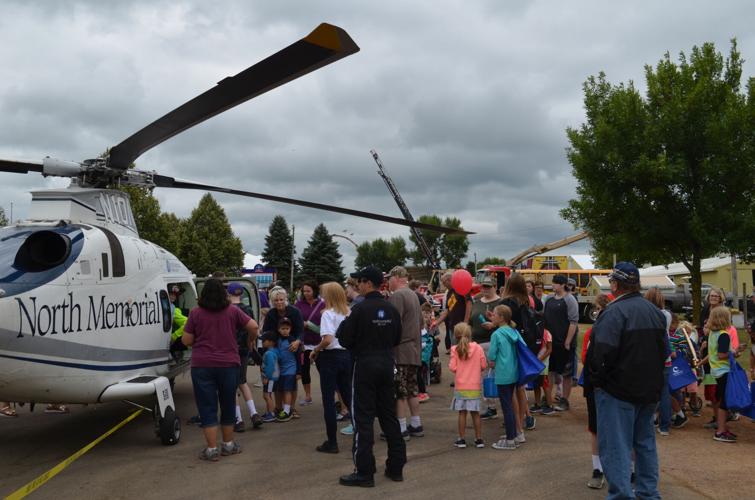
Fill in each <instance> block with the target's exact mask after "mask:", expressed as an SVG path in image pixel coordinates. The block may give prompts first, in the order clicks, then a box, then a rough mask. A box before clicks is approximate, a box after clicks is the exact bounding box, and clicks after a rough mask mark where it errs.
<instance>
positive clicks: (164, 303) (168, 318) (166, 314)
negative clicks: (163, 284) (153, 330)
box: [160, 290, 173, 332]
mask: <svg viewBox="0 0 755 500" xmlns="http://www.w3.org/2000/svg"><path fill="white" fill-rule="evenodd" d="M160 308H161V309H162V312H163V331H164V332H169V331H170V329H171V327H172V326H173V314H172V313H171V311H170V298H168V292H166V291H165V290H160Z"/></svg>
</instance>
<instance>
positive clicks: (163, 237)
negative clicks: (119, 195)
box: [118, 186, 183, 256]
mask: <svg viewBox="0 0 755 500" xmlns="http://www.w3.org/2000/svg"><path fill="white" fill-rule="evenodd" d="M118 189H119V190H121V191H123V192H125V193H127V194H128V196H129V198H130V200H131V212H132V213H133V214H134V221H135V222H136V229H137V231H139V237H141V238H142V239H145V240H147V241H151V242H153V243H155V244H157V245H160V246H161V247H163V248H164V249H166V250H167V251H169V252H171V253H172V254H175V255H176V256H177V255H178V250H179V246H180V245H179V242H180V241H181V237H182V235H181V230H182V229H183V225H182V224H181V219H179V218H178V217H176V215H175V214H173V213H166V212H162V210H161V209H160V202H159V201H158V200H157V198H155V196H154V195H153V194H152V192H151V191H150V190H149V189H147V188H144V187H141V186H120V187H119V188H118Z"/></svg>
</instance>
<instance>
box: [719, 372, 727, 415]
mask: <svg viewBox="0 0 755 500" xmlns="http://www.w3.org/2000/svg"><path fill="white" fill-rule="evenodd" d="M728 378H729V374H728V373H724V374H723V375H721V376H720V377H718V378H717V379H716V398H718V407H719V408H721V409H722V410H728V409H729V407H728V406H727V405H726V380H727V379H728Z"/></svg>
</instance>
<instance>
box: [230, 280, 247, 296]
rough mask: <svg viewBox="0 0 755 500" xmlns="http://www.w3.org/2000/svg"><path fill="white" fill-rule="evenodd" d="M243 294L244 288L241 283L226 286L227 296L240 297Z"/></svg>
mask: <svg viewBox="0 0 755 500" xmlns="http://www.w3.org/2000/svg"><path fill="white" fill-rule="evenodd" d="M243 293H244V286H243V285H242V284H241V283H236V282H235V281H234V282H233V283H230V284H229V285H228V295H241V294H243Z"/></svg>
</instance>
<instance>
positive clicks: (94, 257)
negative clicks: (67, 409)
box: [0, 186, 194, 403]
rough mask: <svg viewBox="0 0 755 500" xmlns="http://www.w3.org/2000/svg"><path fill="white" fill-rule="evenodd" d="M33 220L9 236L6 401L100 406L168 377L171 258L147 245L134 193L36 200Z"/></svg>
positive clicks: (63, 192) (61, 193)
mask: <svg viewBox="0 0 755 500" xmlns="http://www.w3.org/2000/svg"><path fill="white" fill-rule="evenodd" d="M32 195H33V198H32V208H31V210H30V217H29V220H27V221H24V222H20V223H18V224H16V225H13V226H9V227H5V228H2V229H0V400H2V401H33V402H68V403H95V402H98V401H99V400H100V396H101V395H102V393H103V391H104V390H105V389H106V388H107V387H109V386H111V385H112V384H116V383H119V382H122V381H124V380H128V379H130V378H133V377H134V376H137V375H138V376H142V375H147V376H148V375H165V374H166V373H167V372H168V365H169V362H170V361H171V357H170V353H169V344H170V337H171V326H172V314H171V304H170V299H169V297H168V294H167V286H168V284H169V283H182V284H185V285H184V286H189V287H192V289H193V286H194V285H193V281H192V275H191V272H190V271H189V270H188V269H187V268H186V267H185V266H184V265H183V264H182V263H181V262H180V261H179V260H178V259H177V258H176V257H175V256H174V255H172V254H171V253H169V252H168V251H166V250H164V249H163V248H161V247H159V246H158V245H155V244H153V243H151V242H149V241H145V240H142V239H140V238H139V236H138V233H137V231H136V227H135V224H134V221H133V216H132V214H131V208H130V203H129V199H128V197H127V195H125V194H124V193H122V192H120V191H114V190H102V189H91V188H79V187H76V186H72V187H70V188H68V189H59V190H48V191H37V192H34V193H32Z"/></svg>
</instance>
